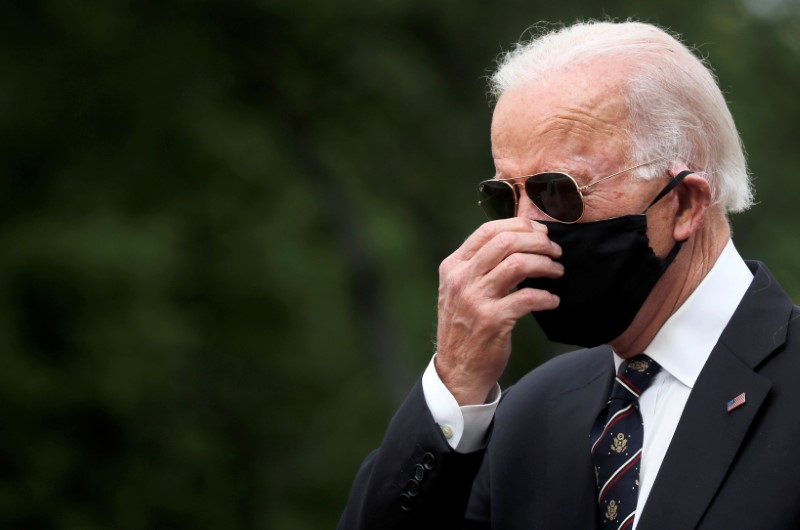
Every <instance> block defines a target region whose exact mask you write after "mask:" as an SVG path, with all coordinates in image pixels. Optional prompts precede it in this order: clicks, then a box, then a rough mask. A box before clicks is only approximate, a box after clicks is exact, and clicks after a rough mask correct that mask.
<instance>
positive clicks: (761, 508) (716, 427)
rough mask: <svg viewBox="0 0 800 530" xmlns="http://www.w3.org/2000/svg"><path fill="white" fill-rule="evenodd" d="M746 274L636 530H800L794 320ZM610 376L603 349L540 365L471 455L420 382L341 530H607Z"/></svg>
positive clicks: (799, 361)
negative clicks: (597, 448) (597, 424)
mask: <svg viewBox="0 0 800 530" xmlns="http://www.w3.org/2000/svg"><path fill="white" fill-rule="evenodd" d="M748 266H749V267H750V269H751V270H752V271H753V273H754V275H755V277H754V279H753V282H752V284H751V286H750V288H749V290H748V292H747V294H746V295H745V297H744V299H743V300H742V302H741V303H740V305H739V307H738V308H737V310H736V312H735V313H734V315H733V317H732V319H731V321H730V322H729V324H728V326H727V327H726V328H725V331H724V332H723V334H722V336H721V337H720V340H719V342H718V343H717V345H716V346H715V347H714V349H713V351H712V352H711V355H710V357H709V359H708V362H707V363H706V365H705V366H704V367H703V369H702V371H701V373H700V376H699V377H698V379H697V382H696V384H695V387H694V389H693V390H692V393H691V395H690V396H689V401H688V402H687V404H686V408H685V409H684V412H683V415H682V416H681V419H680V422H679V424H678V427H677V430H676V432H675V436H674V437H673V439H672V442H671V444H670V446H669V449H668V451H667V454H666V457H665V459H664V462H663V463H662V465H661V468H660V470H659V473H658V476H657V477H656V481H655V484H654V486H653V489H652V490H651V492H650V496H649V498H648V500H647V503H646V505H645V507H644V510H643V512H642V513H641V515H640V517H639V525H638V528H639V530H648V529H669V530H688V529H693V528H702V529H713V530H723V529H725V530H726V529H737V530H739V529H742V530H745V529H753V530H777V529H800V308H798V307H795V306H794V305H793V304H792V302H791V300H789V298H788V297H787V295H786V293H785V292H784V291H783V290H782V289H781V287H780V286H779V285H778V284H777V282H776V281H775V279H774V278H773V277H772V275H771V274H770V273H769V272H768V271H767V269H766V268H765V267H764V266H763V265H762V264H760V263H748ZM613 372H614V365H613V360H612V354H611V350H610V349H609V348H608V347H600V348H593V349H589V350H580V351H576V352H572V353H568V354H565V355H562V356H559V357H556V358H555V359H553V360H551V361H549V362H547V363H545V364H544V365H542V366H540V367H539V368H537V369H536V370H534V371H532V372H531V373H529V374H528V375H527V376H525V377H524V378H523V379H521V380H520V381H519V382H518V383H517V384H516V385H514V387H513V388H512V389H511V390H510V391H509V392H507V393H506V394H505V395H504V397H503V399H502V401H501V403H500V405H499V406H498V409H497V413H496V414H495V418H494V422H493V425H492V429H491V431H490V433H489V436H488V437H487V439H488V442H487V445H486V449H485V450H481V451H477V452H475V453H471V454H459V453H456V452H455V451H452V450H451V449H450V447H449V445H448V444H447V442H446V441H445V439H444V437H443V436H442V434H441V432H440V429H439V428H438V426H437V425H436V424H435V423H434V422H433V419H432V417H431V415H430V413H429V412H428V409H427V406H426V404H425V399H424V396H423V393H422V389H421V386H420V384H419V383H418V384H417V386H416V387H415V388H414V389H413V390H412V391H411V394H410V395H409V397H408V398H407V400H406V401H405V403H404V404H403V405H402V407H401V408H400V410H399V411H398V412H397V414H396V415H395V417H394V418H393V420H392V422H391V423H390V425H389V428H388V430H387V433H386V436H385V439H384V441H383V444H382V446H381V448H380V449H378V450H377V451H375V452H373V453H372V454H371V455H370V456H369V457H368V458H367V460H366V461H365V462H364V464H363V465H362V467H361V469H360V470H359V473H358V476H357V477H356V481H355V484H354V485H353V490H352V492H351V495H350V500H349V502H348V505H347V508H346V509H345V512H344V514H343V516H342V519H341V521H340V523H339V528H340V529H347V530H351V529H368V528H369V529H381V530H385V529H393V528H398V529H399V528H409V529H412V528H413V529H416V528H438V529H443V528H445V529H446V528H493V529H495V530H513V529H523V528H524V529H526V530H530V529H542V530H554V529H569V530H576V529H577V530H580V529H592V528H599V525H598V515H597V507H596V502H595V484H594V476H593V471H592V464H591V461H590V456H589V431H590V429H591V426H592V423H593V422H594V420H595V418H596V417H597V415H598V414H599V412H600V410H601V409H602V408H603V407H604V405H605V402H606V400H607V397H608V395H609V392H610V387H611V382H612V378H613ZM742 392H744V393H745V394H746V400H747V401H746V403H745V405H744V406H742V407H740V408H737V409H735V410H733V411H731V412H728V411H727V407H726V404H727V402H728V401H729V400H730V399H732V398H733V397H735V396H737V395H739V394H741V393H742Z"/></svg>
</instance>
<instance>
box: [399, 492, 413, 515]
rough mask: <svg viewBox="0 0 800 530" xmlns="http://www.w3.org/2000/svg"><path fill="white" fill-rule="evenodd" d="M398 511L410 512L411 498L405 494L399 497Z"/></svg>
mask: <svg viewBox="0 0 800 530" xmlns="http://www.w3.org/2000/svg"><path fill="white" fill-rule="evenodd" d="M400 509H401V510H403V511H404V512H410V511H411V497H409V496H408V494H406V493H403V494H401V495H400Z"/></svg>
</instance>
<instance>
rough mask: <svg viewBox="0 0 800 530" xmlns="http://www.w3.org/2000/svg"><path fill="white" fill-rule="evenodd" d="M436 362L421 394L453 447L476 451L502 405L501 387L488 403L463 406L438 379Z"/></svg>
mask: <svg viewBox="0 0 800 530" xmlns="http://www.w3.org/2000/svg"><path fill="white" fill-rule="evenodd" d="M435 361H436V355H434V356H433V358H432V359H431V362H430V363H428V367H427V368H426V369H425V373H424V374H422V392H423V394H424V395H425V403H427V405H428V409H429V410H430V411H431V415H432V416H433V421H435V422H436V423H437V424H438V425H439V428H440V429H441V430H442V434H444V437H445V439H447V443H448V444H450V447H452V448H453V449H455V450H456V451H458V452H460V453H470V452H472V451H476V450H477V449H480V447H481V446H482V445H483V440H484V437H485V436H486V432H487V431H488V430H489V425H490V424H491V423H492V418H493V417H494V412H495V410H497V404H498V403H499V402H500V394H501V392H500V386H499V385H497V384H495V387H494V389H493V390H492V391H491V392H490V393H489V396H488V397H487V398H486V401H487V403H485V404H483V405H465V406H463V407H461V406H459V405H458V401H456V398H455V397H454V396H453V394H451V393H450V391H449V390H448V389H447V387H446V386H445V385H444V383H443V382H442V380H441V378H439V374H438V373H437V372H436V365H435Z"/></svg>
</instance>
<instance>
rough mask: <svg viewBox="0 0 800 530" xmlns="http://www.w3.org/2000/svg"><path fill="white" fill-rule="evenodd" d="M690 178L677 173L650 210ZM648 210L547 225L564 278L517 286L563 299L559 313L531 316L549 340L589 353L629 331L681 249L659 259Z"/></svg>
mask: <svg viewBox="0 0 800 530" xmlns="http://www.w3.org/2000/svg"><path fill="white" fill-rule="evenodd" d="M690 173H691V171H683V172H681V173H680V174H678V175H677V176H676V177H675V178H674V179H672V180H671V181H670V183H669V184H668V185H667V186H666V187H665V188H664V189H663V190H661V193H659V194H658V196H657V197H656V198H655V199H654V200H653V202H651V203H650V206H652V205H653V204H655V203H656V202H658V201H659V200H660V199H661V198H662V197H664V195H666V194H667V193H669V192H670V191H671V190H672V189H673V188H674V187H675V186H677V185H678V184H679V183H680V181H681V180H683V178H684V177H685V176H686V175H688V174H690ZM650 206H648V207H647V209H649V208H650ZM647 209H646V210H645V211H644V212H643V213H641V214H633V215H626V216H623V217H615V218H612V219H604V220H602V221H593V222H588V223H575V224H564V223H559V222H556V221H544V222H543V224H545V225H547V229H548V235H549V237H550V239H551V240H553V241H555V242H556V243H558V244H559V245H561V248H562V250H563V254H562V256H561V258H560V259H559V260H558V261H560V262H561V264H562V265H564V275H563V276H562V277H561V278H557V279H551V278H528V279H527V280H525V281H523V282H522V283H521V284H520V285H519V287H533V288H534V289H543V290H545V291H549V292H551V293H553V294H555V295H558V297H559V298H560V299H561V302H560V304H559V306H558V307H557V308H555V309H552V310H549V311H538V312H535V313H533V315H534V317H536V321H537V322H538V323H539V326H540V327H541V328H542V330H543V331H544V333H545V335H547V338H548V339H550V340H552V341H554V342H561V343H564V344H575V345H578V346H583V347H586V348H589V347H592V346H599V345H601V344H608V343H609V342H610V341H612V340H614V339H615V338H617V337H619V336H620V335H621V334H622V332H623V331H625V330H626V329H628V326H630V324H631V322H633V319H634V317H635V316H636V314H637V313H638V312H639V309H640V308H641V307H642V304H644V301H645V299H646V298H647V296H648V295H649V294H650V291H652V290H653V287H654V286H655V284H656V282H657V281H658V279H659V278H661V275H662V274H663V273H664V271H665V270H666V268H667V267H668V266H669V264H670V263H672V261H673V260H674V259H675V256H676V255H677V254H678V251H679V250H680V247H681V245H682V244H683V241H680V242H677V243H676V244H675V245H674V246H673V247H672V250H671V251H670V252H669V254H668V255H667V256H666V257H665V258H659V257H658V256H656V255H655V253H654V252H653V249H652V248H650V240H649V238H648V237H647V215H646V212H647Z"/></svg>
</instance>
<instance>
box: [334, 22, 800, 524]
mask: <svg viewBox="0 0 800 530" xmlns="http://www.w3.org/2000/svg"><path fill="white" fill-rule="evenodd" d="M492 83H493V88H494V90H495V93H496V95H497V96H498V100H497V105H496V108H495V111H494V117H493V121H492V135H491V138H492V154H493V157H494V163H495V167H496V169H497V172H496V175H495V177H494V179H491V180H489V181H485V182H483V183H481V184H480V201H481V206H482V207H483V208H484V210H485V211H486V213H487V214H488V215H489V217H490V218H491V219H492V220H491V221H490V222H487V223H486V224H484V225H483V226H481V227H480V228H479V229H478V230H477V231H475V232H474V233H473V234H472V235H471V236H470V237H469V238H467V240H466V241H465V242H464V244H463V245H461V247H460V248H459V249H458V250H456V251H455V252H454V253H453V254H452V255H451V256H449V257H448V258H447V259H445V260H444V262H443V263H442V265H441V268H440V287H439V315H438V319H439V323H438V341H437V353H436V355H435V356H434V358H433V360H432V361H431V364H430V365H429V366H428V368H427V370H426V371H425V373H424V375H423V376H422V379H421V381H420V383H419V384H418V385H417V386H416V387H415V388H414V389H412V391H411V393H410V395H409V397H408V398H407V400H406V402H405V403H404V404H403V405H402V407H401V408H400V410H399V411H398V412H397V414H396V416H395V417H394V419H393V420H392V422H391V424H390V425H389V428H388V431H387V433H386V436H385V439H384V442H383V444H382V446H381V448H380V449H378V450H377V451H375V452H374V453H372V454H371V455H370V456H369V457H368V459H367V460H366V462H365V463H364V465H363V466H362V468H361V470H360V471H359V473H358V476H357V478H356V481H355V484H354V486H353V490H352V493H351V497H350V500H349V502H348V505H347V508H346V510H345V513H344V515H343V517H342V520H341V522H340V528H343V529H361V528H374V529H390V528H409V529H412V528H429V527H430V528H433V527H436V528H494V529H500V530H509V529H515V528H520V529H522V528H525V529H531V528H540V529H547V530H552V529H556V528H563V529H570V530H574V529H588V528H614V529H622V528H639V529H640V530H643V529H652V528H657V529H680V530H686V529H691V528H704V529H714V530H719V529H723V528H736V529H754V530H756V529H757V530H763V529H766V528H769V529H779V528H787V529H788V528H793V529H796V528H800V493H798V492H800V454H798V451H800V449H799V448H800V422H799V421H797V417H798V414H799V413H798V410H800V384H797V383H796V380H797V379H798V376H800V338H798V337H800V320H799V319H798V318H797V317H798V316H800V312H799V311H798V308H797V307H794V305H793V304H792V302H791V301H790V300H789V298H788V297H787V295H786V294H785V293H784V292H783V290H782V289H781V288H780V287H779V286H778V284H777V282H776V281H775V279H774V278H773V277H772V276H771V275H770V273H769V272H768V271H767V270H766V268H765V267H764V266H763V265H762V264H760V263H755V262H754V263H745V262H744V261H743V260H742V258H741V257H740V256H739V254H738V253H737V251H736V249H735V248H734V246H733V243H732V242H731V239H730V227H729V224H728V220H727V217H726V216H727V214H728V213H732V212H737V211H741V210H743V209H746V208H747V207H748V206H750V204H751V202H752V195H751V191H750V187H749V182H748V176H747V169H746V166H745V161H744V155H743V152H742V148H741V145H740V141H739V136H738V133H737V131H736V128H735V126H734V124H733V120H732V118H731V115H730V112H729V111H728V108H727V106H726V104H725V100H724V98H723V96H722V94H721V93H720V90H719V88H718V87H717V84H716V82H715V79H714V77H713V75H712V73H711V72H710V71H709V70H708V69H707V68H706V67H705V66H704V65H703V63H702V62H701V61H700V60H698V59H697V58H696V57H695V56H694V55H693V54H692V53H691V52H690V51H689V50H688V49H687V48H686V47H685V46H684V45H682V44H681V43H680V42H678V41H677V40H676V39H675V38H673V37H672V36H670V35H669V34H667V33H666V32H664V31H662V30H661V29H659V28H657V27H654V26H651V25H648V24H641V23H630V22H627V23H621V24H615V23H606V22H603V23H586V24H583V23H582V24H576V25H574V26H571V27H567V28H564V29H561V30H558V31H554V32H551V33H547V34H544V35H541V36H540V37H538V38H536V39H534V40H533V41H531V42H529V43H527V44H524V45H520V46H518V47H517V48H516V49H515V50H513V51H512V52H510V53H509V54H507V55H506V56H505V57H504V59H503V60H502V61H501V63H500V66H499V68H498V70H497V72H496V73H495V74H494V76H493V78H492ZM529 312H532V313H533V314H534V317H535V318H536V320H537V322H538V323H539V325H540V326H541V327H542V329H543V330H544V332H545V333H546V334H547V336H548V337H550V338H551V339H552V340H554V341H558V342H563V343H567V344H574V345H578V346H582V347H584V348H585V349H581V350H578V351H575V352H572V353H568V354H565V355H561V356H558V357H556V358H554V359H553V360H551V361H550V362H548V363H546V364H544V365H543V366H540V367H539V368H537V369H536V370H534V371H533V372H531V373H530V374H528V375H527V376H525V377H524V378H523V379H522V380H520V381H519V382H518V383H517V384H516V385H514V386H513V387H512V388H511V389H510V390H509V391H506V392H504V393H503V395H502V399H501V392H500V390H499V388H498V386H497V381H498V379H499V377H500V375H501V374H502V373H503V371H504V369H505V367H506V364H507V362H508V358H509V355H510V353H511V333H512V330H513V328H514V326H515V325H516V323H517V320H519V319H520V318H521V317H523V316H524V315H526V314H527V313H529ZM615 374H616V376H615Z"/></svg>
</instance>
